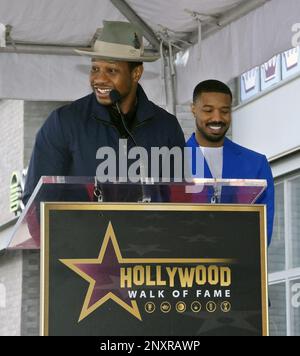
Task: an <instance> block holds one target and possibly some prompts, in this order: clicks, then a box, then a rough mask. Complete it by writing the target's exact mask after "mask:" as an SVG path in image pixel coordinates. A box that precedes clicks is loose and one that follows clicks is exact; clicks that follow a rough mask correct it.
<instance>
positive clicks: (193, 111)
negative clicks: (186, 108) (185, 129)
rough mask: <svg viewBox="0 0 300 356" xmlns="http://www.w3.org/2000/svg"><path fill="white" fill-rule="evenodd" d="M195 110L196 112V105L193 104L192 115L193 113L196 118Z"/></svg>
mask: <svg viewBox="0 0 300 356" xmlns="http://www.w3.org/2000/svg"><path fill="white" fill-rule="evenodd" d="M195 110H196V108H195V104H194V103H192V104H191V111H192V113H193V115H194V117H195V118H196V114H195Z"/></svg>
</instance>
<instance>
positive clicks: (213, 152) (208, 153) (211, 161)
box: [200, 146, 223, 179]
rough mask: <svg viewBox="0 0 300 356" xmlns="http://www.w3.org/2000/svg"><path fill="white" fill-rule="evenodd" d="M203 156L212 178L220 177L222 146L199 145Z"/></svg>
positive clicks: (221, 170)
mask: <svg viewBox="0 0 300 356" xmlns="http://www.w3.org/2000/svg"><path fill="white" fill-rule="evenodd" d="M200 148H201V151H202V153H203V156H204V158H205V160H206V162H207V164H208V167H209V169H210V172H211V174H212V176H213V178H218V179H220V178H222V172H223V147H201V146H200Z"/></svg>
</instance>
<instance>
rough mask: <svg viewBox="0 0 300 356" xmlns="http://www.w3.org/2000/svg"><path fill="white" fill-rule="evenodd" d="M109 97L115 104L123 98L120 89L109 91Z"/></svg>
mask: <svg viewBox="0 0 300 356" xmlns="http://www.w3.org/2000/svg"><path fill="white" fill-rule="evenodd" d="M109 97H110V100H111V101H112V103H113V104H115V103H117V102H118V101H120V100H121V94H120V92H119V91H118V90H116V89H113V90H112V91H111V92H110V93H109Z"/></svg>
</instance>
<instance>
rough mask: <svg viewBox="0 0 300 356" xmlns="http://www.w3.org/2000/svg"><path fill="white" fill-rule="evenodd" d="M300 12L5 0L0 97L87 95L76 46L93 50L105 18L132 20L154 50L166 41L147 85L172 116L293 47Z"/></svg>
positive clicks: (159, 2) (96, 0)
mask: <svg viewBox="0 0 300 356" xmlns="http://www.w3.org/2000/svg"><path fill="white" fill-rule="evenodd" d="M298 14H300V1H299V0H180V1H179V0H151V1H147V2H146V1H144V0H126V1H124V0H84V1H83V0H22V1H19V0H0V23H2V24H4V25H9V26H7V27H6V28H7V35H6V37H7V38H6V47H3V48H0V98H9V99H25V100H62V101H68V100H74V99H76V98H79V97H81V96H83V95H86V94H87V93H88V92H89V91H90V89H89V83H88V72H89V63H90V61H89V59H88V58H85V57H81V56H78V55H76V53H75V52H74V51H73V49H74V48H78V47H80V48H82V47H88V46H90V45H91V40H92V38H93V36H94V34H95V32H96V29H97V28H100V27H102V21H103V20H126V19H127V20H129V21H132V22H135V23H137V24H138V25H140V26H141V27H142V28H143V29H144V33H145V43H146V45H147V49H148V50H149V51H159V50H160V47H161V43H162V44H163V48H164V49H163V53H164V61H163V62H162V61H158V62H156V63H153V64H147V65H145V73H144V76H143V81H142V85H143V86H144V88H145V90H146V92H147V94H148V95H149V97H150V98H151V99H152V100H154V101H155V102H157V103H158V104H161V105H164V104H167V105H168V107H169V109H170V110H171V111H172V110H173V109H174V106H175V104H176V103H186V102H188V101H189V100H190V99H191V95H192V90H193V87H194V86H195V84H197V83H198V82H199V81H200V80H203V79H207V78H218V79H221V80H224V81H228V80H230V79H232V78H233V77H235V76H237V75H239V74H241V73H242V72H244V71H245V70H247V69H249V68H251V67H253V66H255V65H258V64H261V63H263V62H264V61H266V60H268V59H269V58H270V57H272V56H273V55H274V54H276V53H278V52H282V51H283V50H286V49H289V48H291V47H292V44H291V39H292V36H293V32H292V26H293V25H294V24H295V23H297V22H300V18H299V17H298ZM200 24H201V26H200ZM10 26H11V27H10ZM179 47H180V48H182V52H181V54H180V55H178V58H177V60H176V61H175V63H176V64H175V66H173V59H175V55H174V53H175V52H178V50H179ZM170 48H171V51H169V49H170ZM172 54H173V57H172ZM170 58H171V60H170ZM172 58H173V59H172ZM162 63H163V64H162ZM175 74H176V75H175ZM176 79H177V80H176ZM164 83H166V85H164ZM172 83H173V84H174V87H175V89H174V87H172ZM165 92H167V95H165ZM175 92H176V93H177V98H176V99H175V94H174V93H175ZM166 101H167V102H166Z"/></svg>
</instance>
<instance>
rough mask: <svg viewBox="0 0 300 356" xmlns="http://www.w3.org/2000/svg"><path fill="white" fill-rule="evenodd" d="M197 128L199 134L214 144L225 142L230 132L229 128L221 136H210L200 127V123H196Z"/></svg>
mask: <svg viewBox="0 0 300 356" xmlns="http://www.w3.org/2000/svg"><path fill="white" fill-rule="evenodd" d="M196 126H197V130H198V132H200V133H201V135H202V136H203V137H204V138H205V139H206V140H207V141H209V142H213V143H218V142H221V141H223V139H224V137H225V136H226V134H227V132H228V130H229V127H227V128H226V130H225V131H224V132H223V133H222V134H220V135H213V134H209V133H207V132H206V131H205V130H203V128H202V127H200V126H199V125H198V123H197V122H196Z"/></svg>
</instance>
